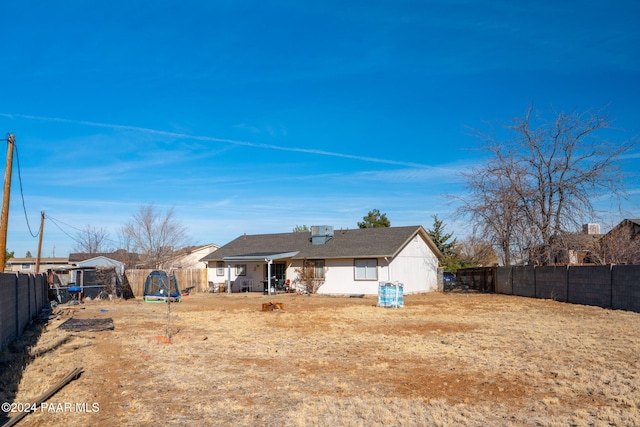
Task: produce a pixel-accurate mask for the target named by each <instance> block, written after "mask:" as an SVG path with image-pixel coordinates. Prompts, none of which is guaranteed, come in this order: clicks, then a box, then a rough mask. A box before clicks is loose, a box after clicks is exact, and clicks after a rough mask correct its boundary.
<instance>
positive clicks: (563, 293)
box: [535, 266, 568, 302]
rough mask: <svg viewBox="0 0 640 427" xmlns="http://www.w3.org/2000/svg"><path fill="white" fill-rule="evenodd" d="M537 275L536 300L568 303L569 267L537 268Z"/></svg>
mask: <svg viewBox="0 0 640 427" xmlns="http://www.w3.org/2000/svg"><path fill="white" fill-rule="evenodd" d="M535 273H536V277H535V281H536V298H544V299H553V300H556V301H562V302H567V277H568V270H567V267H564V266H558V267H556V266H544V267H536V268H535Z"/></svg>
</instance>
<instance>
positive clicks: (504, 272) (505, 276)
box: [495, 267, 513, 295]
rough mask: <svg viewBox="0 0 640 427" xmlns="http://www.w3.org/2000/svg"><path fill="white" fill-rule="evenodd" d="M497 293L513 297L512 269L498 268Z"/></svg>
mask: <svg viewBox="0 0 640 427" xmlns="http://www.w3.org/2000/svg"><path fill="white" fill-rule="evenodd" d="M495 291H496V293H498V294H505V295H512V294H513V285H512V270H511V267H498V268H496V289H495Z"/></svg>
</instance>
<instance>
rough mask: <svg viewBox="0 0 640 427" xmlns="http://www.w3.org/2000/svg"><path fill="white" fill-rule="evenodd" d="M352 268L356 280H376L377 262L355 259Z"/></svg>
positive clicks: (374, 260)
mask: <svg viewBox="0 0 640 427" xmlns="http://www.w3.org/2000/svg"><path fill="white" fill-rule="evenodd" d="M354 267H355V279H356V280H378V260H376V259H357V260H355V263H354Z"/></svg>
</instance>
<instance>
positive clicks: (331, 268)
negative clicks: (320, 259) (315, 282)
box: [287, 259, 387, 295]
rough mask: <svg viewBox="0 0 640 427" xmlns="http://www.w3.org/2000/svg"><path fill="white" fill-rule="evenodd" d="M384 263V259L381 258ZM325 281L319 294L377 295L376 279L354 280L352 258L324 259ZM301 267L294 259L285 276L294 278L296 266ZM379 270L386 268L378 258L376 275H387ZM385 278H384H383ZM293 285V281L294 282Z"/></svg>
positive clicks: (292, 279) (300, 263) (300, 262)
mask: <svg viewBox="0 0 640 427" xmlns="http://www.w3.org/2000/svg"><path fill="white" fill-rule="evenodd" d="M382 262H383V263H385V261H384V260H382ZM324 265H325V273H324V277H325V281H324V284H323V285H322V286H321V287H320V289H318V293H319V294H328V295H359V294H366V295H377V294H378V280H355V266H354V260H353V259H325V260H324ZM299 267H302V261H301V260H295V261H294V262H293V264H292V265H291V266H290V267H289V268H288V269H287V278H291V281H292V282H294V279H296V278H297V277H298V275H297V274H296V272H295V269H296V268H299ZM381 270H383V271H385V272H386V270H387V268H386V265H385V266H384V267H382V266H381V265H380V260H378V277H385V278H386V277H387V276H386V273H384V276H381ZM385 280H386V279H385ZM294 285H295V283H294Z"/></svg>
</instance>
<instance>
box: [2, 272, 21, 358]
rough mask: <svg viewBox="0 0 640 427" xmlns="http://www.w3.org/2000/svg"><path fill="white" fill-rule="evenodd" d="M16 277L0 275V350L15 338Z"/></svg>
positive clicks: (16, 318)
mask: <svg viewBox="0 0 640 427" xmlns="http://www.w3.org/2000/svg"><path fill="white" fill-rule="evenodd" d="M16 290H17V287H16V275H15V274H0V349H1V348H4V347H5V346H6V345H7V344H9V343H10V342H11V341H13V340H14V339H15V338H16V337H17V332H18V327H17V322H18V316H17V311H16V301H17V295H16Z"/></svg>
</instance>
